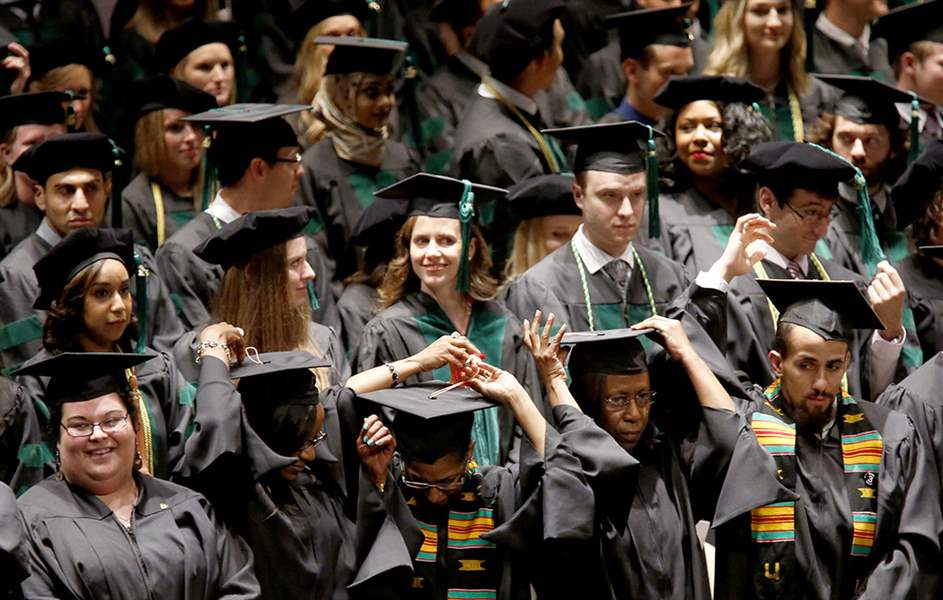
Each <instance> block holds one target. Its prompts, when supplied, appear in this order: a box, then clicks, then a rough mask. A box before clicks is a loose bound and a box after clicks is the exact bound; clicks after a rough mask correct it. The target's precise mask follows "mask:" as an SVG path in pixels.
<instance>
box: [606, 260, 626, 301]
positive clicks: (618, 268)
mask: <svg viewBox="0 0 943 600" xmlns="http://www.w3.org/2000/svg"><path fill="white" fill-rule="evenodd" d="M603 271H605V272H606V274H607V275H609V277H610V278H611V279H612V280H613V281H614V282H615V284H616V285H617V286H619V291H620V292H622V295H623V296H625V289H626V287H628V284H629V263H627V262H625V261H624V260H622V259H621V258H617V259H615V260H611V261H609V262H608V263H606V266H605V267H603Z"/></svg>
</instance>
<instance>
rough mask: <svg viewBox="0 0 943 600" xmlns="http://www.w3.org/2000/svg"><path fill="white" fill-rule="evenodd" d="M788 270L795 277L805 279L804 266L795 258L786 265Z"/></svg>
mask: <svg viewBox="0 0 943 600" xmlns="http://www.w3.org/2000/svg"><path fill="white" fill-rule="evenodd" d="M786 271H787V272H788V273H789V276H790V277H792V278H793V279H805V273H803V272H802V267H800V266H799V263H797V262H796V261H794V260H791V261H789V264H787V265H786Z"/></svg>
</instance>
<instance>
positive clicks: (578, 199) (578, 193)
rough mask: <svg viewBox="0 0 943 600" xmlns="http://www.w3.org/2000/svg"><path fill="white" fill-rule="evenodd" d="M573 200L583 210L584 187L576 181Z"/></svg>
mask: <svg viewBox="0 0 943 600" xmlns="http://www.w3.org/2000/svg"><path fill="white" fill-rule="evenodd" d="M573 202H575V203H576V206H577V207H578V208H579V209H580V210H583V188H582V187H581V186H580V184H578V183H576V182H575V181H574V182H573Z"/></svg>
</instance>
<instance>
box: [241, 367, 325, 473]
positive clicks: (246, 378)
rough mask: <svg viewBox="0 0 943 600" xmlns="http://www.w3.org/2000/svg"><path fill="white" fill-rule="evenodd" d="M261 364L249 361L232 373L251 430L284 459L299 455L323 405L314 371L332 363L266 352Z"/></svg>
mask: <svg viewBox="0 0 943 600" xmlns="http://www.w3.org/2000/svg"><path fill="white" fill-rule="evenodd" d="M258 360H259V362H255V361H252V360H246V361H244V362H243V363H242V364H241V365H239V366H238V367H234V368H233V369H232V371H230V377H231V378H232V379H234V380H238V390H239V394H240V395H241V396H242V403H243V406H245V410H246V418H247V419H248V420H249V424H250V425H251V426H252V429H253V430H255V432H256V433H257V434H258V435H259V437H260V438H262V441H263V442H265V444H266V445H267V446H269V447H270V448H271V449H272V450H274V451H275V452H277V453H278V454H281V455H283V456H291V455H293V454H294V453H295V452H297V451H298V450H299V449H300V448H301V446H302V445H303V444H304V442H305V440H307V439H308V438H309V437H310V435H311V427H312V426H313V425H314V422H315V421H316V420H317V411H316V410H315V408H316V407H317V405H318V404H320V399H319V397H318V387H317V379H316V377H315V375H314V373H313V372H312V371H311V369H319V368H323V367H330V366H331V361H329V360H326V359H323V358H317V357H316V356H314V355H313V354H311V353H309V352H266V353H264V354H259V355H258Z"/></svg>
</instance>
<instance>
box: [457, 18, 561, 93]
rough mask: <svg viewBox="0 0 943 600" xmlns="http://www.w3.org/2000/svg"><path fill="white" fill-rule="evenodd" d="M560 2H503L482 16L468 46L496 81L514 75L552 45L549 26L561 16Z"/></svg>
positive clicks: (551, 31)
mask: <svg viewBox="0 0 943 600" xmlns="http://www.w3.org/2000/svg"><path fill="white" fill-rule="evenodd" d="M563 11H564V4H563V2H562V0H505V1H504V2H501V3H498V4H495V5H493V6H492V7H491V9H489V10H488V12H487V13H485V16H483V17H482V18H481V19H480V20H479V21H478V25H477V27H476V28H475V35H474V39H473V41H472V46H473V47H474V48H475V54H477V55H478V57H479V58H480V59H481V60H483V61H484V62H485V63H487V65H488V67H489V68H490V69H491V74H492V75H493V76H494V77H495V78H497V79H502V78H508V77H513V76H515V75H518V74H520V73H521V71H523V70H524V69H525V68H526V67H527V65H528V64H529V63H530V61H532V60H534V59H535V58H537V57H538V56H540V55H541V54H542V53H543V52H545V51H546V49H547V48H549V47H550V46H551V44H552V41H553V22H554V20H556V19H558V18H560V17H561V16H562V15H563Z"/></svg>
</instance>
